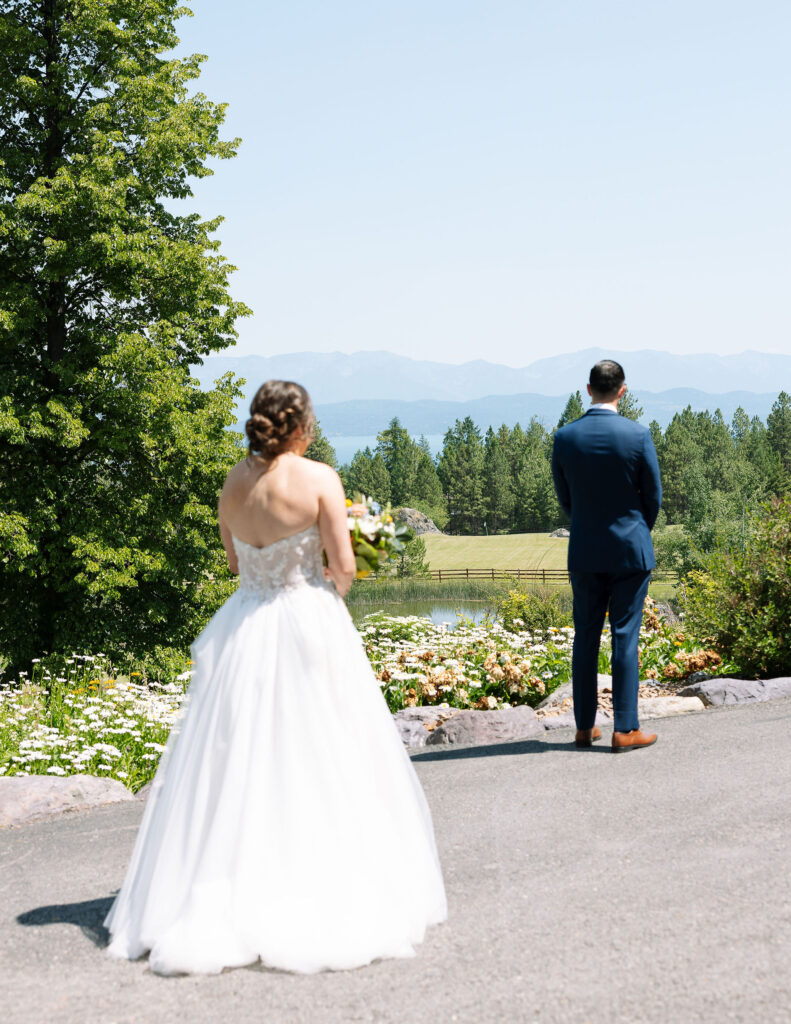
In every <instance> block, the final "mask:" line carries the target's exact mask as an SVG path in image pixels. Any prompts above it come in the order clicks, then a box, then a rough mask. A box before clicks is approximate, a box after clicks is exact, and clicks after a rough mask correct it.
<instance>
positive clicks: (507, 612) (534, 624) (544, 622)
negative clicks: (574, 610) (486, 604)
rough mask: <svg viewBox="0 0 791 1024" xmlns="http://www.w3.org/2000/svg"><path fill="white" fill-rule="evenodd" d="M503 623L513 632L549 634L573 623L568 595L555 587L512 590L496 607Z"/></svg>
mask: <svg viewBox="0 0 791 1024" xmlns="http://www.w3.org/2000/svg"><path fill="white" fill-rule="evenodd" d="M497 615H498V617H499V619H500V621H501V622H502V624H503V626H504V627H505V628H506V629H508V630H510V631H511V632H512V633H523V632H529V633H543V634H545V635H546V634H548V633H549V632H550V631H551V630H552V629H553V627H554V628H559V627H561V626H570V625H571V623H572V617H571V611H570V608H569V603H568V595H566V594H561V593H559V592H558V591H556V590H511V591H509V593H508V596H507V597H505V598H503V600H501V601H500V602H499V604H498V606H497Z"/></svg>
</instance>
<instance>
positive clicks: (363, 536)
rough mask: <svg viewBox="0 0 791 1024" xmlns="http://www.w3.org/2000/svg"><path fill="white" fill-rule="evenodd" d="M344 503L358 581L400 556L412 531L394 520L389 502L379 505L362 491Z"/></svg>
mask: <svg viewBox="0 0 791 1024" xmlns="http://www.w3.org/2000/svg"><path fill="white" fill-rule="evenodd" d="M346 505H347V508H348V513H349V516H348V520H349V533H350V534H351V541H352V550H353V551H354V558H355V562H356V564H357V573H356V578H357V579H358V580H361V579H365V577H366V576H370V574H371V573H372V572H377V571H378V570H381V569H384V568H386V566H387V564H388V563H389V562H392V561H394V560H395V559H397V558H398V557H399V556H400V555H402V554H403V552H404V550H405V547H406V542H407V541H408V540H409V539H410V538H411V536H412V534H411V531H410V530H409V527H408V526H406V525H405V524H404V523H399V522H396V521H395V519H394V518H393V514H392V512H391V511H390V506H389V505H388V506H387V507H385V508H382V507H381V506H380V505H379V504H378V503H377V502H375V501H374V500H373V498H366V497H365V495H363V494H357V495H355V500H354V501H351V500H349V499H347V501H346Z"/></svg>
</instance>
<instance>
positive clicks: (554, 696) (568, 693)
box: [537, 673, 612, 710]
mask: <svg viewBox="0 0 791 1024" xmlns="http://www.w3.org/2000/svg"><path fill="white" fill-rule="evenodd" d="M596 682H597V685H598V689H599V692H601V691H602V690H612V676H606V675H603V674H602V673H599V675H598V676H597V677H596ZM572 697H573V693H572V684H571V680H569V681H568V682H567V683H563V684H562V686H559V687H558V688H557V690H553V691H552V693H550V695H549V696H548V697H545V698H544V699H543V700H542V701H541V703H540V704H539V705H538V708H537V710H542V709H543V708H551V707H555V706H559V705H561V704H562V703H563V701H564V700H571V699H572Z"/></svg>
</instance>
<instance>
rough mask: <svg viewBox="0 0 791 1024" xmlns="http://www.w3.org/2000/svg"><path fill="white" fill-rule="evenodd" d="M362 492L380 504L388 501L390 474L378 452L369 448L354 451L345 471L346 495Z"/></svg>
mask: <svg viewBox="0 0 791 1024" xmlns="http://www.w3.org/2000/svg"><path fill="white" fill-rule="evenodd" d="M357 494H363V495H365V497H366V498H373V499H374V501H378V502H379V503H380V504H382V505H386V504H387V503H388V502H389V501H390V475H389V473H388V472H387V466H385V464H384V460H383V459H382V456H381V455H380V454H379V452H376V453H375V454H374V453H373V452H372V451H371V449H370V448H364V449H363V450H362V451H359V452H356V453H355V455H354V458H353V459H352V461H351V463H350V465H349V468H348V471H347V491H346V496H347V497H349V498H354V497H355V495H357Z"/></svg>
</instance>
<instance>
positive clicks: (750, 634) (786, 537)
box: [683, 497, 791, 676]
mask: <svg viewBox="0 0 791 1024" xmlns="http://www.w3.org/2000/svg"><path fill="white" fill-rule="evenodd" d="M748 525H749V528H748V529H747V530H746V536H747V540H746V543H745V545H744V548H743V549H742V550H738V549H736V550H734V549H732V548H731V549H730V550H728V549H727V548H724V547H720V548H718V549H716V550H715V551H714V552H713V553H712V554H711V555H709V556H708V558H707V559H706V565H705V569H703V570H698V571H695V572H692V573H690V574H689V576H688V577H687V579H686V581H685V584H684V592H683V605H684V610H685V613H686V617H687V626H688V628H689V629H690V630H691V631H692V632H693V633H694V634H695V635H696V636H697V637H698V638H700V639H701V640H702V641H703V642H705V643H710V644H712V645H713V646H714V647H715V648H716V650H718V651H719V652H720V653H721V654H722V655H723V656H724V657H725V658H727V659H728V660H730V661H733V662H735V663H736V664H737V665H738V666H739V667H740V669H741V670H742V671H743V672H745V673H746V674H750V675H770V676H771V675H781V674H784V673H789V672H791V498H789V497H786V498H776V499H774V500H773V501H771V502H770V503H769V504H768V505H764V506H762V508H761V509H760V511H759V512H758V513H756V514H755V515H753V516H751V517H750V522H749V524H748Z"/></svg>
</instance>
